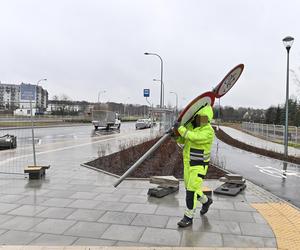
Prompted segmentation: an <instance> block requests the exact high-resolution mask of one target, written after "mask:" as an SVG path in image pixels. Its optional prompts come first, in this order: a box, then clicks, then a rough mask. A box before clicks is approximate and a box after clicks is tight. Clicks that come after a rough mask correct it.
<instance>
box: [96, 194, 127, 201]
mask: <svg viewBox="0 0 300 250" xmlns="http://www.w3.org/2000/svg"><path fill="white" fill-rule="evenodd" d="M122 197H124V195H123V194H114V193H111V194H100V195H97V196H96V197H95V198H94V200H97V201H119V200H121V198H122Z"/></svg>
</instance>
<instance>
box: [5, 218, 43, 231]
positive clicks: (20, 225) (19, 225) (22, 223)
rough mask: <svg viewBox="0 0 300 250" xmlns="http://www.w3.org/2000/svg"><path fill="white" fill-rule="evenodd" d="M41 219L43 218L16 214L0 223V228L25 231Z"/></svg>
mask: <svg viewBox="0 0 300 250" xmlns="http://www.w3.org/2000/svg"><path fill="white" fill-rule="evenodd" d="M43 220H44V219H43V218H36V217H23V216H16V217H13V218H11V219H9V220H8V221H6V222H4V223H1V225H0V228H4V229H11V230H21V231H27V230H29V229H31V228H32V227H34V226H35V225H37V224H39V223H40V222H42V221H43Z"/></svg>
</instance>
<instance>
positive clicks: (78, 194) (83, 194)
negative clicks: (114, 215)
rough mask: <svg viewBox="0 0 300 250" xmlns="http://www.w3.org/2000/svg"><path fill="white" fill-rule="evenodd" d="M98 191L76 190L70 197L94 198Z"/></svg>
mask: <svg viewBox="0 0 300 250" xmlns="http://www.w3.org/2000/svg"><path fill="white" fill-rule="evenodd" d="M97 195H98V193H93V192H76V193H75V194H73V195H71V196H70V199H88V200H89V199H94V198H95V197H96V196H97Z"/></svg>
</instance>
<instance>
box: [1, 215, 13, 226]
mask: <svg viewBox="0 0 300 250" xmlns="http://www.w3.org/2000/svg"><path fill="white" fill-rule="evenodd" d="M13 217H14V216H13V215H7V214H0V224H2V223H4V222H5V221H8V220H10V219H12V218H13Z"/></svg>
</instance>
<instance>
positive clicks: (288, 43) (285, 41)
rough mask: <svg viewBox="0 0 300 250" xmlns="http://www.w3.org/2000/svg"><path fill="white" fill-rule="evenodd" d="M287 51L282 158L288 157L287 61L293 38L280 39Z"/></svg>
mask: <svg viewBox="0 0 300 250" xmlns="http://www.w3.org/2000/svg"><path fill="white" fill-rule="evenodd" d="M282 41H283V44H284V46H285V48H286V51H287V72H286V95H285V128H284V156H285V157H288V126H289V59H290V49H291V47H292V45H293V42H294V38H293V37H291V36H287V37H285V38H283V39H282Z"/></svg>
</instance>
